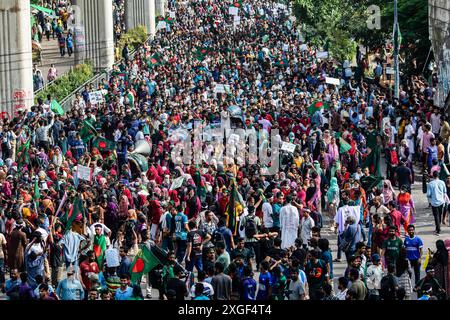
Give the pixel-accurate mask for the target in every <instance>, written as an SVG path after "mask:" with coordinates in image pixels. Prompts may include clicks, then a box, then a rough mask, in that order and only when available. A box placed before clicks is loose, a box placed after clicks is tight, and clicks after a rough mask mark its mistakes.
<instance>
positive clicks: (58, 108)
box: [50, 99, 64, 116]
mask: <svg viewBox="0 0 450 320" xmlns="http://www.w3.org/2000/svg"><path fill="white" fill-rule="evenodd" d="M50 110H52V111H53V112H54V113H56V114H59V115H60V116H63V115H64V110H63V108H62V107H61V105H60V104H59V103H58V101H56V100H55V99H53V101H52V103H51V104H50Z"/></svg>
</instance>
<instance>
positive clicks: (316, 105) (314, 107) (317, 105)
mask: <svg viewBox="0 0 450 320" xmlns="http://www.w3.org/2000/svg"><path fill="white" fill-rule="evenodd" d="M329 108H330V107H329V106H328V104H326V103H325V102H323V101H317V100H316V101H314V102H313V103H312V104H311V105H310V106H309V108H308V112H309V114H310V115H313V114H314V113H316V111H320V110H322V109H329Z"/></svg>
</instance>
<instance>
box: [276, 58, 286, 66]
mask: <svg viewBox="0 0 450 320" xmlns="http://www.w3.org/2000/svg"><path fill="white" fill-rule="evenodd" d="M275 65H276V66H277V67H286V66H288V65H289V61H288V60H287V59H286V58H285V59H278V60H277V61H275Z"/></svg>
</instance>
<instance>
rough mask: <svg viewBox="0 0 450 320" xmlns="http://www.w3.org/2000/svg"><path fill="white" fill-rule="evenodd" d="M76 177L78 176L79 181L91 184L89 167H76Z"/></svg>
mask: <svg viewBox="0 0 450 320" xmlns="http://www.w3.org/2000/svg"><path fill="white" fill-rule="evenodd" d="M77 176H78V179H80V180H84V181H89V182H91V180H92V170H91V168H90V167H86V166H82V165H78V167H77Z"/></svg>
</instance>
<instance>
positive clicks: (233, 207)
mask: <svg viewBox="0 0 450 320" xmlns="http://www.w3.org/2000/svg"><path fill="white" fill-rule="evenodd" d="M231 184H232V189H231V194H230V201H229V202H228V205H227V208H226V209H225V216H226V217H227V226H228V228H230V230H231V232H232V233H233V235H236V234H237V227H238V223H237V217H238V215H239V212H241V211H242V210H243V209H244V201H243V199H242V196H241V195H240V193H239V191H238V190H237V188H236V182H235V181H234V180H232V182H231Z"/></svg>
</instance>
